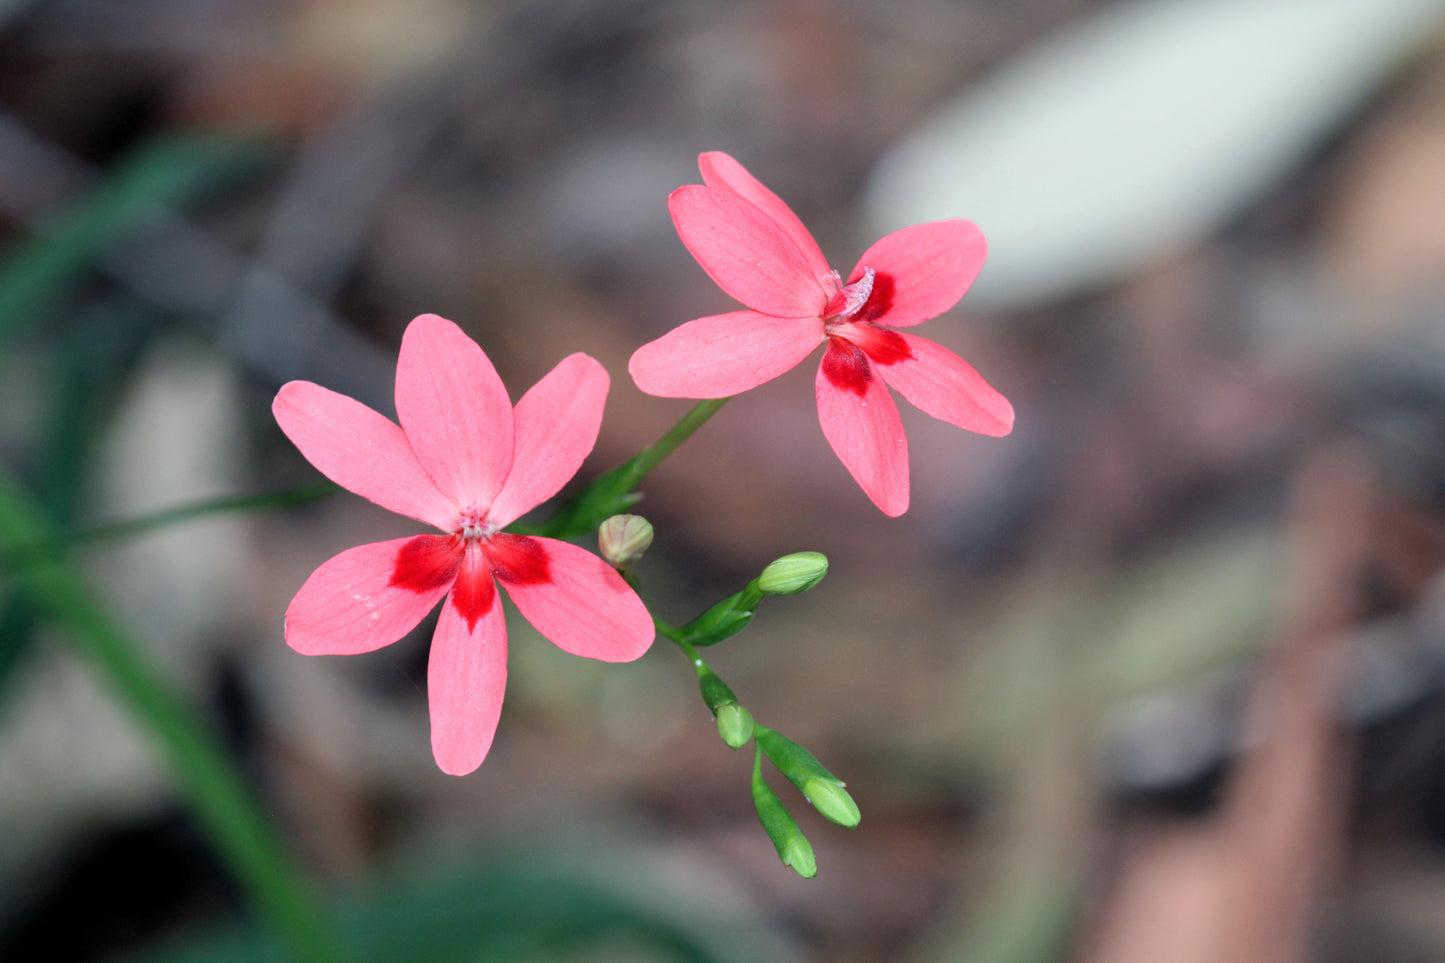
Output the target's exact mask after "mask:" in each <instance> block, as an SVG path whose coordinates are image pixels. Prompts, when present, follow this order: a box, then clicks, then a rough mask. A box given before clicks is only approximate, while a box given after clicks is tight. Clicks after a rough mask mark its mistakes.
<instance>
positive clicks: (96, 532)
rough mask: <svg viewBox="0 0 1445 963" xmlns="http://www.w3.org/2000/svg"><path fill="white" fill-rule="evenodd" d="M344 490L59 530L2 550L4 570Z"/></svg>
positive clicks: (226, 499)
mask: <svg viewBox="0 0 1445 963" xmlns="http://www.w3.org/2000/svg"><path fill="white" fill-rule="evenodd" d="M339 491H341V488H340V486H338V485H336V484H334V483H333V482H322V483H319V484H316V485H306V486H303V487H301V488H285V489H281V490H279V491H271V492H263V493H261V494H258V495H223V496H221V497H219V498H207V499H203V500H201V501H196V502H191V503H190V504H187V505H176V506H174V507H171V508H162V509H160V510H159V511H155V512H150V513H148V514H145V515H137V516H136V517H134V518H125V519H121V520H120V521H116V522H103V523H101V524H99V525H95V526H93V527H91V528H87V529H82V530H81V531H78V532H73V533H70V534H68V535H62V534H56V535H55V536H54V537H53V538H51V539H50V540H49V541H46V542H21V543H18V544H15V545H13V546H10V547H8V548H6V549H4V550H3V551H0V571H11V570H13V569H17V568H21V567H23V566H26V565H34V564H36V563H37V562H45V561H54V560H55V559H58V558H60V557H61V556H63V555H64V554H65V553H66V552H69V551H71V550H72V549H76V548H82V547H84V546H86V545H93V544H95V543H97V542H111V541H116V540H118V539H123V538H133V537H134V536H136V535H144V534H145V533H147V532H151V531H155V530H156V529H160V528H166V527H168V526H171V525H178V524H180V523H182V522H188V521H191V520H192V519H196V518H204V517H205V516H208V515H221V514H228V513H231V512H251V511H257V510H262V509H270V508H290V507H291V506H293V505H304V504H305V503H306V502H313V501H316V500H317V499H321V498H326V497H327V496H329V495H334V494H335V493H336V492H339Z"/></svg>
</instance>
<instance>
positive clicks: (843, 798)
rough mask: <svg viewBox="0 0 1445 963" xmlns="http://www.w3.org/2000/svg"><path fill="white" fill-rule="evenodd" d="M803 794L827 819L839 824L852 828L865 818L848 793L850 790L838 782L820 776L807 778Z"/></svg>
mask: <svg viewBox="0 0 1445 963" xmlns="http://www.w3.org/2000/svg"><path fill="white" fill-rule="evenodd" d="M803 795H804V796H805V797H807V800H808V802H810V803H812V804H813V808H814V809H816V810H818V812H820V813H822V814H823V817H824V818H825V819H830V820H832V821H833V822H835V823H837V824H838V825H839V826H844V827H846V828H848V829H852V828H853V827H854V826H857V825H858V822H859V821H860V820H861V819H862V818H863V815H862V814H861V813H860V812H858V804H857V803H855V802H854V801H853V797H852V796H850V795H848V790H846V789H844V788H843V787H842V786H840V785H838V783H836V782H830V781H828V780H826V779H818V778H813V779H808V780H805V781H804V782H803Z"/></svg>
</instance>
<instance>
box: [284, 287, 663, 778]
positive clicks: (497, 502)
mask: <svg viewBox="0 0 1445 963" xmlns="http://www.w3.org/2000/svg"><path fill="white" fill-rule="evenodd" d="M607 389H608V377H607V372H606V371H605V370H603V368H602V366H601V365H600V364H598V363H597V362H596V361H595V360H593V359H592V358H590V357H588V356H587V355H585V354H574V355H571V356H570V357H568V358H565V359H564V360H563V361H562V362H561V363H560V364H558V365H557V367H555V368H554V369H552V371H551V372H549V373H548V374H547V375H546V377H544V378H543V379H542V380H541V381H539V382H537V384H536V385H535V386H533V387H532V389H531V390H530V391H528V392H527V393H526V394H525V395H524V396H523V397H522V399H521V400H520V401H519V402H517V405H516V408H515V409H514V408H513V407H512V403H511V400H510V399H509V398H508V396H507V390H506V388H505V387H503V385H502V381H501V379H500V378H499V377H498V376H497V372H496V369H494V368H493V367H492V363H491V361H489V360H488V359H487V356H486V355H485V354H484V353H483V352H482V349H481V348H480V347H478V346H477V344H476V342H474V341H472V340H471V339H470V338H468V337H467V336H466V335H465V334H464V333H462V331H461V329H460V328H458V327H457V326H456V325H454V324H452V323H451V322H450V321H447V320H445V319H443V318H439V317H437V316H435V315H422V316H421V317H419V318H417V319H416V320H414V321H413V322H412V323H411V324H410V325H409V326H408V327H407V329H406V333H405V335H404V336H403V337H402V344H401V354H400V357H399V358H398V359H397V368H396V412H397V418H398V420H399V421H400V423H401V424H400V425H399V426H398V425H397V424H396V423H395V422H393V421H391V420H390V419H388V418H386V417H385V416H383V415H381V414H378V413H377V412H375V411H373V410H371V409H370V408H368V407H366V406H365V405H363V404H361V403H360V402H357V401H354V400H352V399H350V398H347V397H345V396H344V395H339V394H337V393H335V392H333V391H329V390H328V389H326V388H322V387H320V386H319V385H315V384H311V383H310V382H305V381H293V382H291V383H290V384H287V385H285V386H284V387H282V389H281V390H280V392H279V393H278V394H277V395H276V400H275V403H274V404H273V406H272V410H273V411H274V413H275V416H276V421H277V422H278V423H279V424H280V426H281V430H282V431H284V432H285V433H286V435H287V437H289V438H290V439H291V440H292V441H293V442H294V443H295V444H296V447H297V448H299V449H300V450H301V453H302V454H303V455H305V456H306V458H307V460H309V461H310V462H311V463H312V464H313V465H315V466H316V468H318V469H319V470H320V471H321V472H322V473H323V474H325V475H326V476H327V477H328V478H330V479H331V480H332V481H335V482H336V483H337V484H339V485H341V486H343V487H344V488H347V489H350V490H351V491H353V492H355V493H356V494H358V495H361V496H362V497H363V498H367V499H369V500H371V501H373V502H375V503H376V504H378V505H381V506H382V507H384V508H388V509H391V510H392V511H394V512H398V513H400V514H402V515H407V516H410V517H411V518H415V519H417V520H419V521H422V522H426V523H428V524H430V525H433V526H435V527H436V528H438V529H440V530H441V533H442V534H435V535H417V536H414V537H411V538H400V539H394V540H391V541H386V542H376V543H373V544H370V545H362V546H359V547H357V548H353V549H349V550H348V551H345V552H342V553H341V554H340V555H337V556H336V557H334V558H332V559H331V560H330V561H327V562H326V563H324V564H323V565H322V566H321V567H320V568H318V569H317V570H316V571H315V572H314V573H312V575H311V577H310V578H308V579H307V580H306V583H305V584H304V585H302V586H301V590H300V591H299V592H297V593H296V597H295V598H294V599H293V600H292V602H291V605H290V606H289V607H288V608H287V610H286V641H287V642H288V643H289V644H290V645H291V646H292V648H294V649H296V650H297V651H299V652H302V653H305V654H307V655H351V654H356V653H360V652H370V651H372V650H374V649H378V648H381V647H382V646H384V645H388V644H390V643H392V642H395V641H396V640H397V639H399V638H401V637H402V636H403V635H405V634H406V633H407V632H409V631H410V630H411V629H412V628H414V627H415V626H416V625H417V624H418V623H419V622H420V621H421V620H422V618H423V617H425V616H426V614H427V613H428V612H429V611H431V609H432V608H433V607H434V606H435V605H436V603H437V602H438V601H440V600H441V599H443V598H445V599H446V602H445V604H444V605H443V606H442V611H441V616H440V618H439V619H438V621H437V627H436V633H435V635H434V636H433V637H432V646H431V656H430V661H429V665H428V669H427V696H428V701H429V703H430V708H431V739H432V751H433V753H434V755H435V756H436V761H437V764H438V765H439V766H441V768H442V769H443V770H445V771H446V772H449V773H453V774H456V775H462V774H465V773H468V772H471V771H472V770H474V769H476V768H477V767H478V766H479V765H481V763H482V760H483V759H484V758H486V755H487V751H488V749H489V748H490V747H491V744H492V737H493V735H494V734H495V731H496V727H497V719H498V716H499V715H500V713H501V708H502V695H503V690H504V689H505V687H506V677H507V662H506V659H507V629H506V622H505V619H504V617H503V614H502V604H501V599H500V597H499V595H498V592H497V583H500V584H501V585H502V587H503V588H504V589H505V590H506V592H507V594H508V596H510V598H511V599H512V601H513V602H514V603H515V604H516V606H517V608H518V610H520V611H521V613H522V615H523V616H524V617H526V619H527V620H528V621H529V622H531V623H532V625H533V626H535V627H536V629H537V631H539V632H540V633H541V634H542V635H544V636H546V637H547V638H548V639H550V640H551V641H552V642H553V643H555V644H556V645H557V646H558V647H560V648H562V649H564V650H565V651H567V652H571V653H573V654H575V655H582V656H588V657H590V658H594V659H601V660H603V661H606V662H626V661H630V660H632V659H636V658H637V657H638V656H640V655H642V653H643V652H645V651H647V648H648V646H650V645H651V644H652V640H653V624H652V617H651V615H650V614H649V613H648V611H647V608H646V606H644V605H643V603H642V600H641V599H639V598H638V597H637V594H636V593H635V592H634V591H633V590H632V589H631V588H630V587H629V586H628V585H627V584H626V583H625V582H624V581H623V579H622V577H621V576H619V575H618V574H617V572H616V571H615V570H613V569H612V567H611V566H609V565H607V564H606V563H605V562H603V561H602V560H601V559H600V558H598V557H597V556H595V555H593V554H591V553H590V552H587V551H585V550H583V549H581V548H578V547H577V546H575V545H571V544H569V543H567V542H562V541H557V540H555V539H550V538H533V537H527V536H521V535H513V534H509V533H506V532H504V531H502V529H503V528H504V527H505V526H506V525H508V524H510V523H511V522H513V521H514V520H516V519H517V518H519V517H521V516H522V515H523V514H525V513H526V512H528V511H530V510H531V509H532V508H534V507H536V506H537V505H540V504H541V503H542V502H544V501H546V500H547V499H549V498H551V497H552V496H553V495H555V494H556V493H557V491H558V490H559V489H561V487H562V486H563V485H564V484H566V482H567V481H568V480H569V479H570V478H571V477H572V476H573V475H574V474H575V473H576V472H577V469H578V468H580V467H581V465H582V461H583V459H584V458H586V457H587V454H588V453H589V452H590V451H591V450H592V446H593V445H594V444H595V443H596V440H597V432H598V428H599V427H600V425H601V421H602V408H603V405H604V403H605V401H606V398H607Z"/></svg>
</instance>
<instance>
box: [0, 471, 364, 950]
mask: <svg viewBox="0 0 1445 963" xmlns="http://www.w3.org/2000/svg"><path fill="white" fill-rule="evenodd" d="M53 537H54V532H53V529H51V527H50V526H49V525H47V524H46V521H45V517H44V512H43V511H42V510H41V508H40V507H39V506H38V505H37V504H36V503H35V502H34V500H33V499H31V498H30V497H29V496H28V495H27V494H26V493H25V491H24V490H23V489H22V488H20V486H18V485H17V484H15V482H14V481H13V480H12V479H11V478H10V477H9V476H8V475H7V474H5V473H3V472H0V547H6V546H12V545H34V544H40V543H42V542H45V541H47V540H49V539H51V538H53ZM16 585H17V587H18V589H19V590H20V591H21V592H23V593H24V594H25V595H26V596H28V597H29V598H30V600H31V601H32V602H33V603H34V604H35V607H36V608H37V609H39V610H41V611H42V612H44V614H46V615H47V616H49V617H50V618H51V619H53V620H54V621H55V623H56V624H57V625H59V626H61V627H62V628H63V629H65V630H66V635H67V637H68V638H69V639H70V641H71V642H72V643H73V644H74V645H75V647H76V649H77V651H79V652H80V653H81V654H82V655H84V656H85V657H86V658H88V659H89V660H90V662H91V664H92V665H93V666H94V667H95V668H96V670H97V671H98V672H99V674H100V675H101V677H102V678H103V679H104V680H105V682H106V683H107V684H109V685H110V686H111V687H112V688H113V689H114V691H115V693H116V695H117V696H118V697H119V698H120V699H121V701H122V702H123V703H124V704H125V705H126V707H127V708H128V709H129V711H131V712H132V713H133V714H134V715H135V717H136V718H137V720H139V721H140V722H141V723H142V724H143V725H144V726H145V727H146V729H147V730H148V732H149V734H150V735H151V736H152V737H153V738H154V739H155V741H156V743H157V745H158V746H159V747H160V748H161V749H162V751H164V752H165V753H166V755H167V757H168V759H169V761H170V763H171V767H172V769H173V771H174V774H175V776H176V778H177V780H178V781H179V783H180V785H181V787H182V788H183V789H184V790H185V792H186V793H187V795H188V797H189V800H190V802H191V804H192V806H194V808H195V811H196V814H197V816H198V817H199V820H200V823H201V825H202V826H203V827H204V828H205V829H206V831H207V833H208V835H209V836H210V838H211V840H212V842H213V843H214V844H215V846H216V848H217V851H218V853H219V854H220V855H221V856H222V857H223V858H224V859H225V860H226V862H227V865H228V866H229V867H230V869H231V870H232V872H234V873H235V875H236V877H237V880H238V881H239V882H240V884H241V886H242V888H243V889H244V891H245V892H246V894H247V896H248V897H249V899H250V902H251V906H252V907H253V908H254V909H255V911H256V913H257V915H258V916H259V917H260V918H261V919H263V920H265V921H266V922H267V923H268V924H270V925H271V926H272V927H274V929H275V931H276V932H277V934H279V935H280V937H281V938H282V939H283V940H285V942H286V946H287V950H288V952H289V953H290V954H291V955H292V956H293V957H294V958H295V959H297V960H306V961H314V963H323V961H337V960H342V959H345V958H346V954H345V953H343V952H342V951H341V949H340V947H339V946H338V945H337V944H336V943H335V940H334V937H333V934H332V933H331V931H330V930H329V928H328V927H327V925H326V923H325V922H324V921H323V919H322V917H321V916H320V914H319V912H318V910H317V907H316V905H315V903H314V900H313V897H312V894H311V893H310V891H309V890H308V888H307V886H306V884H305V883H304V882H303V881H302V879H301V876H300V873H299V871H298V869H297V868H296V867H295V866H294V865H293V864H292V862H291V860H290V858H289V855H288V854H287V852H286V850H285V848H284V847H283V845H282V844H281V840H280V838H279V836H278V835H277V833H276V830H275V828H274V826H272V824H271V822H270V821H269V820H268V819H267V818H266V817H265V816H264V815H263V814H262V812H261V811H260V809H259V808H258V806H257V803H256V801H255V799H254V797H253V796H252V795H251V792H250V790H249V788H248V787H247V786H246V785H245V783H244V781H243V780H242V778H241V775H240V773H239V772H238V771H237V770H236V768H235V766H234V765H233V764H232V762H231V760H230V759H229V757H227V756H226V754H225V753H224V752H223V751H222V750H221V748H220V747H219V745H218V744H217V742H216V741H215V739H214V738H212V737H211V736H210V734H209V733H208V732H207V731H206V730H205V728H204V727H203V726H202V725H201V724H200V722H199V721H198V720H197V719H196V717H195V716H194V715H193V714H192V713H191V712H190V711H189V709H187V708H186V706H185V705H184V704H183V703H182V702H181V701H180V700H179V699H177V698H176V697H175V696H174V695H173V694H172V693H171V691H170V690H169V689H168V688H166V686H165V684H164V683H163V682H161V680H160V678H159V676H158V675H157V674H156V673H155V672H154V671H153V670H152V669H151V667H150V666H149V665H148V664H146V662H145V660H144V658H142V656H141V654H140V650H139V649H138V647H137V646H136V644H135V642H134V641H133V640H132V639H131V638H129V637H128V635H127V634H126V633H125V632H124V631H123V630H122V629H121V628H120V627H119V626H118V625H117V624H116V622H115V621H114V619H113V618H112V617H111V615H110V613H109V612H108V611H107V610H106V608H105V607H104V605H102V604H101V602H100V601H99V600H98V599H97V598H96V597H95V596H94V595H93V594H92V593H91V592H90V591H89V589H88V588H87V586H86V585H85V584H84V583H83V582H82V581H81V579H80V578H79V577H78V576H77V575H76V574H75V573H74V572H73V571H72V570H71V569H70V568H69V567H68V566H67V565H65V564H64V563H63V562H60V561H56V560H50V561H47V562H43V563H39V564H35V565H32V566H28V567H26V568H23V569H21V570H20V572H19V577H18V578H17V580H16Z"/></svg>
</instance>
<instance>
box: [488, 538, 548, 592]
mask: <svg viewBox="0 0 1445 963" xmlns="http://www.w3.org/2000/svg"><path fill="white" fill-rule="evenodd" d="M482 551H483V552H485V553H486V556H487V564H488V565H490V566H491V567H492V572H493V574H495V575H496V576H497V578H499V579H501V580H502V581H503V582H505V583H506V584H508V585H537V584H539V583H542V582H550V581H552V565H551V563H550V562H549V561H548V559H547V549H546V548H544V547H543V546H542V543H541V542H539V541H538V540H537V539H535V538H528V537H527V536H525V535H507V534H498V535H493V536H492V537H491V538H489V539H487V540H486V541H484V542H483V543H482Z"/></svg>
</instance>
